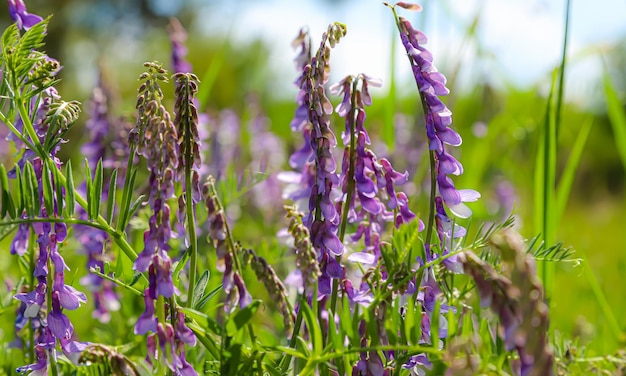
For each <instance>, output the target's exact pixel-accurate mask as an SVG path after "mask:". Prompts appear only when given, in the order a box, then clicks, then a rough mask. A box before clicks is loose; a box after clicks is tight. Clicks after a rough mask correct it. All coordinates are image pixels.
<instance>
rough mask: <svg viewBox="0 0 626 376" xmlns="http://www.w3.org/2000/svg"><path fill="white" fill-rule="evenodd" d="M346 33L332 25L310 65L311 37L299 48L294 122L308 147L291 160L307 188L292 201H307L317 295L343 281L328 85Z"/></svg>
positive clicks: (300, 38) (301, 40)
mask: <svg viewBox="0 0 626 376" xmlns="http://www.w3.org/2000/svg"><path fill="white" fill-rule="evenodd" d="M345 33H346V28H345V25H342V24H339V23H334V24H331V25H329V27H328V30H327V31H326V32H324V34H323V35H322V41H321V42H320V46H319V49H318V50H317V53H316V54H315V56H313V57H312V58H311V59H310V62H308V63H307V64H304V62H305V60H306V59H305V58H303V57H305V56H306V54H308V52H307V50H308V48H307V40H308V39H307V37H306V35H305V34H304V33H302V32H301V33H300V35H299V36H298V38H297V39H296V42H295V44H296V45H298V44H299V45H301V46H302V51H301V53H300V56H299V57H298V58H297V62H298V65H299V66H303V69H302V73H301V76H300V77H299V78H298V80H296V84H297V85H299V88H300V91H299V93H298V97H297V102H298V109H297V110H296V115H295V119H294V120H293V121H292V123H291V125H292V129H293V130H295V131H302V134H303V138H304V140H305V143H306V144H307V145H305V146H304V147H303V148H301V149H300V150H298V151H296V152H295V153H294V155H292V157H291V158H290V164H291V166H292V167H293V168H296V169H297V168H299V169H301V171H302V172H301V174H300V175H299V176H300V178H301V180H300V183H301V184H302V183H304V184H305V186H304V187H303V188H302V189H300V190H297V191H295V192H293V193H292V195H291V196H290V197H289V198H291V199H294V200H295V199H298V198H300V197H303V196H304V197H307V198H308V214H307V216H306V217H305V218H304V222H305V224H306V225H307V227H308V228H309V231H310V234H311V240H312V244H313V248H314V249H315V250H316V251H317V254H318V260H319V262H320V265H321V271H322V274H321V276H320V278H319V292H320V294H322V295H329V294H330V293H331V287H330V281H331V279H332V278H341V277H342V275H343V268H342V267H341V265H339V263H338V262H337V261H336V260H335V257H336V256H340V255H341V254H343V244H342V242H341V241H340V240H339V238H338V237H337V229H338V227H339V222H340V215H339V212H338V211H337V208H336V206H335V204H334V199H335V197H332V194H333V191H334V188H336V187H337V185H338V183H339V178H338V176H337V173H336V168H337V164H336V162H335V159H334V157H333V154H332V150H333V148H334V147H335V146H336V145H337V140H336V138H335V134H334V133H333V131H332V130H331V128H330V115H331V114H332V112H333V107H332V104H331V103H330V101H329V100H328V98H327V97H326V94H325V92H326V89H325V88H324V85H325V84H326V83H327V82H328V75H329V73H330V67H329V65H328V64H329V59H330V50H331V47H333V46H334V45H335V44H336V43H337V42H338V41H339V40H340V39H341V37H343V36H344V35H345Z"/></svg>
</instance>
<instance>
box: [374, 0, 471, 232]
mask: <svg viewBox="0 0 626 376" xmlns="http://www.w3.org/2000/svg"><path fill="white" fill-rule="evenodd" d="M386 5H388V6H389V7H390V8H391V9H392V11H393V14H394V17H395V18H396V24H397V26H398V31H399V32H400V38H401V40H402V45H403V46H404V48H405V49H406V52H407V56H408V58H409V62H410V63H411V68H412V70H413V75H414V77H415V82H416V84H417V87H418V90H419V93H420V99H421V102H422V107H423V109H424V118H425V122H426V136H427V138H428V144H429V149H430V158H431V177H432V178H431V183H432V188H431V189H432V193H433V194H432V195H431V196H433V197H431V215H430V217H429V224H428V228H427V230H428V235H427V239H426V242H427V243H429V242H430V232H431V231H432V226H433V222H432V220H433V218H434V213H435V210H434V196H435V194H434V193H435V192H438V195H439V196H440V197H441V198H442V200H443V203H444V204H445V205H446V206H447V207H448V208H449V209H450V211H451V212H452V213H453V214H455V215H456V216H458V217H460V218H467V217H469V216H470V215H471V214H472V212H471V210H470V209H469V208H468V207H467V206H466V205H465V204H464V202H471V201H476V200H477V199H478V198H480V194H479V193H478V192H476V191H474V190H471V189H461V190H458V189H456V188H455V186H454V183H453V182H452V179H451V178H450V177H449V176H450V175H460V174H462V173H463V166H462V165H461V163H460V162H459V161H457V160H456V159H455V158H454V157H453V156H452V155H451V154H449V153H448V151H447V150H446V145H449V146H459V145H461V136H459V134H458V133H457V132H456V131H454V130H453V129H452V128H450V125H451V124H452V112H450V110H449V109H448V108H447V107H446V105H445V104H444V103H443V102H442V101H441V99H439V97H440V96H445V95H448V94H449V92H450V91H449V90H448V88H446V86H445V84H446V78H445V76H444V75H443V74H442V73H440V72H439V71H437V68H436V67H435V65H434V64H433V56H432V54H431V53H430V52H429V51H428V50H427V49H426V48H425V47H424V44H426V43H427V41H428V38H427V37H426V35H424V33H422V32H421V31H419V30H416V29H415V28H413V26H412V25H411V23H410V22H409V21H408V20H407V19H405V18H403V17H399V16H398V15H397V13H396V10H395V7H396V5H394V6H391V5H389V4H386ZM397 5H398V6H402V7H410V6H409V5H408V4H405V3H398V4H397Z"/></svg>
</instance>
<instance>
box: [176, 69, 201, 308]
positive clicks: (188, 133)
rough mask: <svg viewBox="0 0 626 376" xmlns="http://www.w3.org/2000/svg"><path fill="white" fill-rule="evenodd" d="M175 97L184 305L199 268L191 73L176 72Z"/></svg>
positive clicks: (189, 298) (195, 80) (189, 301)
mask: <svg viewBox="0 0 626 376" xmlns="http://www.w3.org/2000/svg"><path fill="white" fill-rule="evenodd" d="M174 79H175V81H176V83H175V86H176V89H175V96H176V104H175V109H174V112H175V113H176V117H175V119H174V123H175V124H176V126H177V131H178V141H177V142H178V179H179V180H182V181H183V182H184V184H183V188H184V194H183V195H181V196H180V197H179V199H178V205H179V216H180V217H179V220H182V218H183V217H185V216H184V215H181V214H186V218H187V222H186V224H187V226H186V230H187V232H188V234H189V236H188V237H186V238H185V243H186V244H187V243H188V246H189V252H190V260H191V262H190V266H189V289H188V295H187V305H188V306H191V305H192V304H193V293H194V287H195V283H196V271H197V268H198V265H197V264H198V239H197V235H196V214H195V204H196V203H198V202H200V201H201V199H202V195H201V192H200V173H199V172H198V170H199V169H200V165H201V163H202V161H201V158H200V136H199V135H198V110H197V108H196V105H195V104H194V97H195V95H196V93H197V92H198V78H197V77H196V76H195V75H193V74H191V73H177V74H175V75H174Z"/></svg>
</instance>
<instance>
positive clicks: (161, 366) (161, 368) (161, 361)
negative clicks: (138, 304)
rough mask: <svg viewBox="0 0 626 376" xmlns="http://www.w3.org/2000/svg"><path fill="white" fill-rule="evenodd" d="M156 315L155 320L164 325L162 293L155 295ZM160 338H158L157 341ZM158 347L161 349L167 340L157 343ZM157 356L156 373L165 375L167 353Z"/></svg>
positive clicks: (165, 345) (161, 375) (163, 299)
mask: <svg viewBox="0 0 626 376" xmlns="http://www.w3.org/2000/svg"><path fill="white" fill-rule="evenodd" d="M156 303H157V304H156V315H157V320H158V321H159V323H162V324H163V325H165V298H164V297H163V295H159V296H158V297H157V301H156ZM160 341H161V340H160V339H159V342H160ZM159 347H160V348H161V349H164V348H166V347H167V340H166V343H159ZM157 351H159V349H157ZM157 358H158V363H157V364H158V365H157V375H159V376H165V370H166V368H167V366H166V364H165V362H166V360H167V354H165V353H163V354H160V356H159V355H157Z"/></svg>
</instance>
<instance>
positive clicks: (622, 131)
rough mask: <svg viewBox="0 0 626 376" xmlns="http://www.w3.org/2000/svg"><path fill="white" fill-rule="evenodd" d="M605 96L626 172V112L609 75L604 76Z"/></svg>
mask: <svg viewBox="0 0 626 376" xmlns="http://www.w3.org/2000/svg"><path fill="white" fill-rule="evenodd" d="M603 83H604V95H606V106H607V112H608V115H609V120H610V123H611V127H612V128H613V138H614V140H615V145H616V146H617V152H618V154H619V157H620V159H621V160H622V165H623V166H624V170H625V171H626V112H624V107H623V104H622V101H621V100H620V99H619V96H618V95H617V92H616V91H615V87H614V86H613V82H612V81H611V77H610V76H609V75H608V73H605V74H604V76H603Z"/></svg>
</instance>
